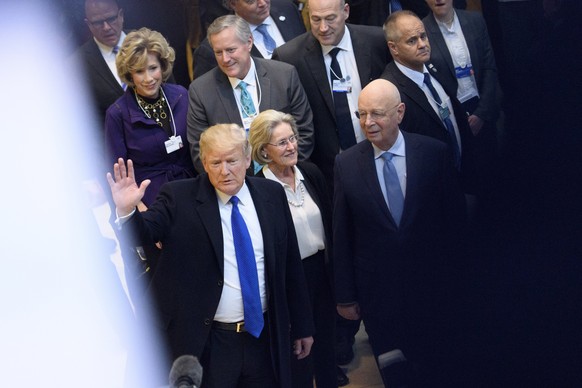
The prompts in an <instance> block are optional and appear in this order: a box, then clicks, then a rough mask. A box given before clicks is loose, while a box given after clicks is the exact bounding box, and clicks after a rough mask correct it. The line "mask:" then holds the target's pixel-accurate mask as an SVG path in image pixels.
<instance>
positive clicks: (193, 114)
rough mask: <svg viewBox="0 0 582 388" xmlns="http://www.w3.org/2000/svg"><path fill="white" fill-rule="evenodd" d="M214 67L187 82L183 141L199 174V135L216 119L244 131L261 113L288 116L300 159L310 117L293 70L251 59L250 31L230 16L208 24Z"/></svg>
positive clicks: (306, 148)
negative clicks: (295, 133)
mask: <svg viewBox="0 0 582 388" xmlns="http://www.w3.org/2000/svg"><path fill="white" fill-rule="evenodd" d="M208 37H209V42H210V44H211V46H212V48H213V52H214V56H215V58H216V61H217V63H218V67H216V68H214V69H212V70H211V71H209V72H208V73H206V74H204V75H203V76H201V77H199V78H196V79H195V80H194V81H193V82H192V84H191V85H190V90H189V99H190V105H189V109H188V141H189V142H190V144H191V148H190V151H191V155H192V160H193V162H194V166H195V167H196V169H197V170H198V171H199V172H203V168H202V163H201V161H200V155H199V141H200V135H201V134H202V132H204V130H206V128H208V127H209V126H211V125H214V124H218V123H236V124H239V125H240V126H242V127H243V128H244V129H245V130H247V131H248V129H249V128H250V125H251V122H252V121H253V119H254V118H255V116H256V115H257V114H258V113H260V112H261V111H264V110H267V109H275V110H278V111H281V112H284V113H289V114H291V115H292V116H293V117H294V118H295V120H296V122H297V127H298V132H299V157H300V159H301V160H304V159H307V158H309V157H310V156H311V152H312V150H313V115H312V112H311V107H310V106H309V102H308V100H307V96H306V95H305V91H304V89H303V87H302V86H301V83H300V82H299V76H298V75H297V71H296V70H295V68H294V67H293V66H291V65H288V64H286V63H282V62H278V61H271V60H267V59H263V58H253V57H251V49H252V47H253V35H252V34H251V31H250V28H249V25H248V23H247V22H245V21H244V20H243V19H242V18H240V17H238V16H235V15H226V16H221V17H219V18H218V19H216V20H215V21H214V22H213V23H212V24H211V25H210V26H209V27H208Z"/></svg>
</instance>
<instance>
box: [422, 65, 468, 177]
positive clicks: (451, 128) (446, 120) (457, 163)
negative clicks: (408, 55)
mask: <svg viewBox="0 0 582 388" xmlns="http://www.w3.org/2000/svg"><path fill="white" fill-rule="evenodd" d="M424 83H425V85H426V86H427V87H428V90H430V94H432V97H433V98H434V100H435V101H436V103H437V105H438V106H439V112H440V111H441V109H442V108H443V101H442V100H441V97H440V96H439V94H438V93H437V91H436V89H435V88H434V86H433V85H432V81H431V80H430V74H428V73H424ZM449 114H451V112H450V111H449ZM439 116H440V117H441V120H442V121H443V123H444V124H445V127H446V128H447V133H448V134H449V138H450V139H451V147H452V149H453V159H454V162H455V167H456V168H457V170H459V169H460V168H461V150H460V149H459V143H458V142H457V135H456V134H455V127H454V126H453V122H452V121H451V118H450V117H449V116H448V115H447V117H445V118H443V117H442V116H441V114H440V113H439Z"/></svg>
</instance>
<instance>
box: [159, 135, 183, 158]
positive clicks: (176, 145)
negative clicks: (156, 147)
mask: <svg viewBox="0 0 582 388" xmlns="http://www.w3.org/2000/svg"><path fill="white" fill-rule="evenodd" d="M164 145H165V146H166V153H168V154H171V153H172V152H174V151H178V150H179V149H180V148H182V147H184V143H182V136H180V135H178V136H172V137H170V139H169V140H166V141H165V142H164Z"/></svg>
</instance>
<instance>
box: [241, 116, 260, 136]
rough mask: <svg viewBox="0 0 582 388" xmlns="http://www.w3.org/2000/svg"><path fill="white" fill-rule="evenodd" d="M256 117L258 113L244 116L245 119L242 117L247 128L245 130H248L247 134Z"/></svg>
mask: <svg viewBox="0 0 582 388" xmlns="http://www.w3.org/2000/svg"><path fill="white" fill-rule="evenodd" d="M255 117H257V115H256V114H254V115H251V116H249V117H243V119H242V122H243V128H244V129H245V131H247V134H248V133H249V129H250V128H251V123H252V122H253V120H254V119H255Z"/></svg>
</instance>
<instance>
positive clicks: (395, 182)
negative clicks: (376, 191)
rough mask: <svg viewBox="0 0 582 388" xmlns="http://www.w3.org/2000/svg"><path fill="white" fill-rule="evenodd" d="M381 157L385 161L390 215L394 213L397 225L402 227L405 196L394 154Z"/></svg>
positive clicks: (385, 180) (385, 154)
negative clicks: (401, 220) (393, 159)
mask: <svg viewBox="0 0 582 388" xmlns="http://www.w3.org/2000/svg"><path fill="white" fill-rule="evenodd" d="M380 156H381V157H382V159H384V168H383V170H382V172H383V173H384V184H385V185H386V196H387V197H388V206H389V207H390V213H392V218H394V221H395V222H396V225H398V226H400V219H401V218H402V210H403V209H404V194H402V188H401V187H400V180H399V179H398V173H397V172H396V168H395V167H394V164H393V163H392V157H393V156H394V154H392V153H390V152H384V153H383V154H382V155H380Z"/></svg>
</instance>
